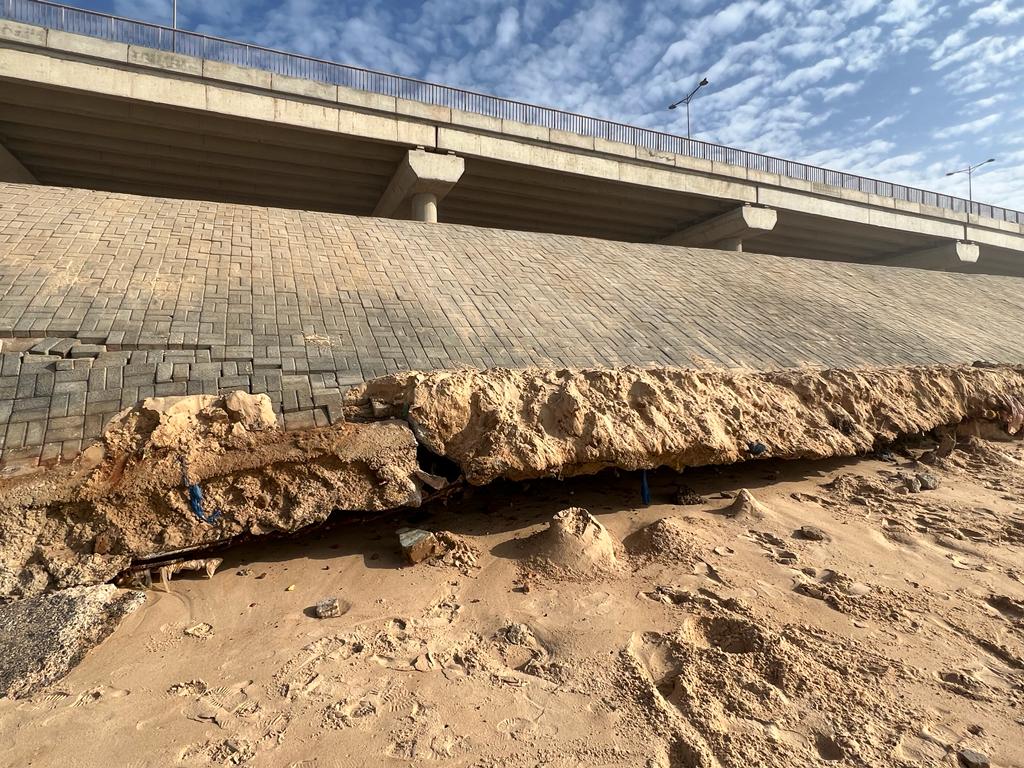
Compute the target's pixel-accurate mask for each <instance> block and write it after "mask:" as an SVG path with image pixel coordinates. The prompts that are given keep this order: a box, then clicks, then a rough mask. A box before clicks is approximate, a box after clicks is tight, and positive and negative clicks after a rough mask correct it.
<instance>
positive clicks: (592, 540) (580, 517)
mask: <svg viewBox="0 0 1024 768" xmlns="http://www.w3.org/2000/svg"><path fill="white" fill-rule="evenodd" d="M534 543H535V544H536V547H537V549H536V554H535V555H534V557H533V558H531V560H530V567H531V568H532V569H534V570H539V571H542V572H546V573H548V574H549V575H559V576H574V577H586V576H596V575H600V574H606V573H610V572H613V571H614V570H615V569H616V568H617V567H618V564H619V561H618V557H617V556H616V554H615V550H616V542H615V539H613V538H612V535H611V534H610V533H608V529H607V528H605V527H604V526H603V525H601V523H600V522H598V520H597V519H596V518H595V517H594V516H593V515H591V514H590V513H589V512H588V511H587V510H585V509H581V508H580V507H569V508H568V509H563V510H562V511H561V512H559V513H558V514H557V515H555V516H554V517H553V518H552V520H551V523H550V525H549V526H548V528H547V530H545V531H542V532H541V533H540V534H538V535H537V536H536V537H535V542H534Z"/></svg>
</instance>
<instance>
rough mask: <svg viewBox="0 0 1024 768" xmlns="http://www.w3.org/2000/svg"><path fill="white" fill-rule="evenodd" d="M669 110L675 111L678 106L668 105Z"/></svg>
mask: <svg viewBox="0 0 1024 768" xmlns="http://www.w3.org/2000/svg"><path fill="white" fill-rule="evenodd" d="M668 108H669V109H675V108H676V105H675V104H669V105H668Z"/></svg>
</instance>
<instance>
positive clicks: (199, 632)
mask: <svg viewBox="0 0 1024 768" xmlns="http://www.w3.org/2000/svg"><path fill="white" fill-rule="evenodd" d="M185 634H186V635H188V636H189V637H198V638H199V639H200V640H204V639H206V638H207V637H211V636H212V635H213V625H212V624H207V623H206V622H205V621H204V622H201V623H199V624H195V625H193V626H191V627H189V628H188V629H186V630H185Z"/></svg>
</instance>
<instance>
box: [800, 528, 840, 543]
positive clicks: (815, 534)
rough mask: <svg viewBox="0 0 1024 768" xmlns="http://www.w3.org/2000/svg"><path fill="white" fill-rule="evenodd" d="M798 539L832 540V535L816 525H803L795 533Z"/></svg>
mask: <svg viewBox="0 0 1024 768" xmlns="http://www.w3.org/2000/svg"><path fill="white" fill-rule="evenodd" d="M793 535H794V536H796V538H798V539H806V540H807V541H832V537H831V536H829V535H828V534H827V533H825V532H824V531H823V530H821V528H818V527H817V526H815V525H801V526H800V527H799V528H797V529H796V533H794V534H793Z"/></svg>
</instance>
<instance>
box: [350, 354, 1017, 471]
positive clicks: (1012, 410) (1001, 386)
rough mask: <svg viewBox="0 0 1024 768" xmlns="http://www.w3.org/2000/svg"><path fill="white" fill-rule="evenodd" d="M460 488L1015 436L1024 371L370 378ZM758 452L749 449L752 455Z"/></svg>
mask: <svg viewBox="0 0 1024 768" xmlns="http://www.w3.org/2000/svg"><path fill="white" fill-rule="evenodd" d="M361 394H362V395H363V396H364V397H367V398H371V399H378V400H381V401H386V402H387V403H389V404H391V405H392V407H394V408H396V409H398V410H397V412H402V413H408V420H409V423H410V424H411V426H412V428H413V431H414V432H415V433H416V436H417V438H418V439H419V440H420V441H421V442H422V443H423V444H424V445H425V446H426V447H427V448H429V449H430V450H431V451H433V452H434V453H436V454H438V455H442V456H445V457H447V458H449V459H451V460H452V461H454V462H456V463H457V464H458V465H459V466H460V467H461V468H462V470H463V471H464V472H465V474H466V478H467V480H468V481H469V482H470V483H473V484H476V485H484V484H486V483H489V482H491V481H493V480H495V479H497V478H506V479H512V480H523V479H528V478H533V477H544V476H569V475H580V474H592V473H595V472H598V471H599V470H601V469H603V468H605V467H619V468H621V469H626V470H636V469H652V468H655V467H661V466H666V467H671V468H673V469H676V470H682V469H684V468H685V467H697V466H705V465H709V464H728V463H733V462H737V461H742V460H746V459H750V458H754V457H757V458H769V457H775V458H828V457H833V456H854V455H857V454H861V453H865V452H868V451H870V450H872V449H874V448H875V447H876V445H879V444H886V443H888V442H891V441H893V440H895V439H897V438H898V437H901V436H905V435H917V434H922V433H926V432H929V431H930V430H933V429H935V428H936V427H941V426H944V425H956V424H960V423H961V422H964V421H973V420H983V421H991V422H994V423H995V424H997V425H998V426H999V427H1000V428H1001V429H1003V430H1006V431H1008V432H1010V433H1018V432H1019V431H1020V429H1021V414H1024V369H1022V368H1012V367H1001V368H973V367H967V366H962V367H952V366H928V367H924V366H922V367H900V368H884V369H864V370H826V371H819V370H793V371H773V372H751V373H742V372H734V371H721V370H684V369H678V368H651V369H645V368H635V367H626V368H619V369H584V370H537V369H530V370H519V371H513V370H506V369H500V368H499V369H491V370H487V371H480V370H459V371H435V372H432V373H425V374H424V373H413V374H401V375H396V376H388V377H384V378H382V379H377V380H374V381H371V382H369V383H367V384H366V385H365V386H364V388H363V390H362V393H361ZM751 446H755V447H756V449H757V450H753V449H752V447H751Z"/></svg>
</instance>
